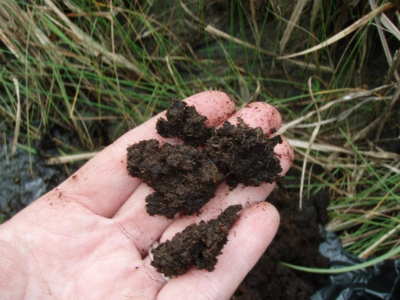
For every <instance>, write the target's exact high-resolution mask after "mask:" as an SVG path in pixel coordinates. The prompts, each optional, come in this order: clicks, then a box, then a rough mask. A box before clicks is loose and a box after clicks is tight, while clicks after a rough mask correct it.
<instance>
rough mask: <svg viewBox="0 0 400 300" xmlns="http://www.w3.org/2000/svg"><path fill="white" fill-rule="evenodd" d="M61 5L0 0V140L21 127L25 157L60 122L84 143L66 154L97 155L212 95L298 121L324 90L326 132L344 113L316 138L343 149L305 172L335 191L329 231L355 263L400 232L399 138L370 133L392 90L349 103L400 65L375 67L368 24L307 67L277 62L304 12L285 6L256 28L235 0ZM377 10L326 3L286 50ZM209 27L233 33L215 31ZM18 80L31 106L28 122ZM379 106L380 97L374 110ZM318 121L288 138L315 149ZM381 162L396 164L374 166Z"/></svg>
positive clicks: (383, 249) (309, 183) (269, 10)
mask: <svg viewBox="0 0 400 300" xmlns="http://www.w3.org/2000/svg"><path fill="white" fill-rule="evenodd" d="M50 2H51V3H54V5H55V7H57V8H58V10H59V11H57V10H55V9H54V8H52V7H51V6H49V1H44V0H43V1H39V0H37V1H33V0H18V1H17V0H7V1H5V0H3V1H1V0H0V3H1V10H0V39H1V41H2V44H1V45H0V61H1V62H2V65H3V67H2V68H1V69H0V116H1V117H0V118H1V119H0V130H1V131H2V132H3V133H4V135H5V136H6V137H8V138H9V139H12V138H13V137H14V128H15V126H19V127H20V131H19V135H18V144H17V145H18V147H20V148H22V149H24V150H27V151H28V152H29V153H30V154H31V155H35V154H36V152H37V150H36V149H34V147H33V146H32V145H34V144H35V142H37V141H40V140H41V139H42V137H43V136H44V135H45V134H46V133H47V132H48V131H49V130H50V129H51V128H52V127H54V126H56V125H57V126H61V127H64V128H67V129H70V128H72V129H73V130H74V131H75V133H76V136H77V139H78V140H79V143H80V149H76V148H74V147H73V146H71V145H60V149H59V153H60V155H70V154H74V153H78V152H82V151H87V152H90V151H93V150H97V149H99V148H100V146H102V145H99V144H98V143H96V141H95V140H94V135H95V134H94V133H95V132H96V130H97V129H98V128H99V127H101V126H105V127H108V128H111V129H108V130H109V132H108V134H109V137H110V140H111V141H113V140H115V139H117V138H118V137H119V136H121V135H122V134H123V133H124V132H126V131H128V130H130V129H131V128H133V127H135V126H137V125H138V124H140V123H142V122H144V121H146V120H147V119H149V118H150V117H152V116H153V115H155V114H156V113H158V112H160V111H162V110H164V109H165V108H166V107H167V105H168V101H169V99H170V98H171V97H173V96H178V97H180V98H184V97H187V96H189V95H191V94H193V93H197V92H200V91H204V90H210V89H216V90H223V91H226V92H228V93H229V94H230V95H232V96H233V97H234V99H235V100H236V103H237V106H238V107H241V106H244V105H246V104H247V103H249V102H252V101H263V102H267V103H270V104H272V105H274V106H276V107H277V108H278V110H279V111H280V112H281V114H282V116H283V119H284V122H285V123H288V122H291V121H292V120H296V119H298V118H300V117H302V116H306V115H307V114H309V113H310V112H313V111H314V110H315V106H314V104H313V102H312V101H311V95H310V93H312V94H313V96H314V98H315V100H316V103H317V105H318V107H319V108H322V107H323V106H325V105H327V104H329V103H333V105H332V106H330V107H328V108H327V109H324V110H323V111H321V118H322V122H324V121H326V120H329V119H335V118H339V117H341V116H342V117H341V118H340V119H335V121H332V122H329V123H326V124H324V123H323V124H322V125H321V129H320V131H319V134H318V136H317V138H316V141H315V142H316V143H319V144H321V143H322V144H327V145H328V146H339V147H342V148H343V149H344V150H345V151H338V150H337V149H336V148H335V149H334V150H328V151H316V150H311V151H310V156H309V158H308V164H307V166H306V168H307V169H306V171H310V170H311V169H312V170H314V171H313V172H311V173H312V175H309V173H308V172H306V177H305V178H304V182H305V189H304V196H305V197H307V196H308V195H312V194H315V193H317V192H318V191H319V190H321V189H327V190H328V191H329V193H330V196H331V199H332V201H331V205H330V208H329V211H330V215H331V217H332V218H333V219H332V221H331V223H330V224H329V225H328V228H329V229H330V230H333V231H336V232H337V233H339V234H340V235H341V237H342V240H343V243H344V245H345V247H346V249H347V250H349V251H350V252H352V253H353V254H355V255H359V254H361V253H363V252H364V251H365V250H367V249H370V247H372V246H373V245H375V244H376V243H377V242H378V241H379V240H380V239H381V238H382V237H383V236H385V234H388V233H390V232H391V230H393V229H395V228H396V226H398V222H399V196H398V195H399V185H398V182H399V181H400V178H399V177H400V175H399V171H398V170H399V164H398V163H397V161H398V158H399V157H398V156H395V155H394V154H393V155H392V154H390V153H389V152H390V151H389V150H388V148H387V143H385V139H386V138H387V137H385V136H381V137H380V138H378V140H377V141H375V139H374V137H375V129H376V126H375V127H371V128H369V130H366V129H368V125H369V124H372V123H373V122H374V121H376V120H378V121H379V120H381V119H382V116H383V114H384V113H385V111H386V107H387V106H388V105H389V104H390V101H392V100H391V95H393V93H394V88H393V84H392V85H391V86H390V87H388V88H386V89H381V90H377V91H375V92H371V93H370V94H369V95H367V94H365V95H362V96H357V97H356V96H354V97H353V96H351V93H354V92H357V91H358V92H359V91H360V90H364V91H368V90H369V89H372V88H377V87H379V86H380V85H382V84H383V83H384V81H385V79H386V77H385V76H386V74H387V71H388V69H389V67H388V66H382V64H379V65H377V64H374V61H373V60H371V57H370V56H371V55H372V54H371V53H370V52H369V45H371V44H378V43H380V41H379V38H377V34H376V29H375V26H373V25H371V24H370V25H367V26H364V27H361V28H359V29H358V30H356V31H355V32H354V33H352V34H351V35H349V36H347V37H345V38H344V39H343V40H342V41H340V42H339V43H335V44H333V45H331V46H329V47H325V48H323V49H321V50H319V51H317V52H315V53H311V54H308V55H306V56H300V57H297V58H296V59H295V60H296V61H297V64H294V63H292V62H289V61H284V60H283V61H282V60H279V59H277V57H278V56H279V55H280V53H279V42H280V40H281V38H282V35H283V33H284V31H285V29H286V25H287V22H288V20H289V19H290V15H291V13H292V11H291V7H292V6H291V5H288V4H290V3H291V2H290V1H288V2H287V3H283V2H282V1H281V5H280V7H279V9H277V8H276V7H274V6H273V5H272V4H271V3H273V2H274V3H278V2H277V1H269V2H268V3H269V4H268V5H266V6H262V7H261V8H259V9H257V11H256V15H255V18H256V19H254V18H253V14H252V12H251V10H250V8H249V4H248V3H249V2H247V1H237V0H232V1H225V2H224V1H221V2H220V4H216V3H214V2H212V1H205V0H204V1H200V2H198V3H197V2H193V3H192V4H190V5H189V4H186V6H187V9H189V10H190V12H191V13H188V12H187V11H186V10H185V8H184V7H182V5H180V1H176V3H174V2H173V1H162V0H158V1H143V2H144V3H145V4H144V5H143V6H140V5H139V4H137V1H125V2H126V3H130V4H126V5H125V4H123V2H122V1H113V7H112V10H111V8H110V7H109V6H107V5H108V4H109V3H110V2H109V1H105V2H104V1H97V2H96V1H78V0H58V1H56V0H53V1H50ZM151 2H154V4H153V6H151V5H150V4H149V3H151ZM105 3H107V5H106V4H105ZM185 3H186V2H185ZM221 3H222V4H221ZM218 5H220V7H221V8H220V9H219V10H218V9H217V6H218ZM365 5H366V4H365V3H359V4H358V5H357V6H356V7H353V6H351V5H350V4H349V2H348V1H331V2H330V5H328V6H324V7H323V6H320V7H316V8H315V15H313V17H312V18H311V17H309V16H310V14H311V12H312V11H313V9H314V7H313V4H312V3H311V2H310V4H309V5H308V6H306V10H305V11H304V12H303V14H304V17H302V18H301V19H300V24H299V27H298V28H295V30H294V31H293V33H292V37H291V40H290V41H289V43H288V45H287V46H286V50H285V53H284V54H289V53H295V52H299V51H302V50H304V49H307V48H310V47H312V46H314V45H316V44H319V43H320V42H322V41H325V40H327V39H328V38H329V37H331V36H333V35H334V34H336V33H337V32H339V31H341V30H343V29H345V28H346V27H348V26H350V25H351V24H352V23H354V22H355V21H356V20H358V19H359V18H361V17H362V16H363V15H365V14H366V13H368V12H369V11H370V9H369V8H368V7H366V6H365ZM346 11H347V13H346ZM339 17H340V18H339ZM343 20H347V21H346V22H344V21H343ZM255 21H256V22H255ZM372 21H373V20H371V22H372ZM394 22H395V20H394ZM255 24H257V25H255ZM206 25H211V26H213V27H214V28H216V29H218V30H220V32H223V33H226V34H228V35H230V37H229V38H226V36H224V35H222V34H220V33H215V32H214V33H213V32H210V31H209V29H207V28H206ZM234 38H236V39H239V40H240V41H239V42H238V41H237V40H235V39H234ZM365 51H366V52H365ZM267 53H269V54H267ZM382 55H383V54H382ZM298 64H303V65H302V66H301V65H298ZM309 64H314V65H315V68H314V67H311V66H309ZM371 64H372V65H373V68H371V67H370V66H371ZM323 67H329V68H330V69H331V70H333V72H326V71H323ZM378 67H379V68H378ZM374 68H375V69H374ZM376 68H378V69H376ZM310 76H313V80H312V83H313V86H312V90H311V91H310V90H309V89H308V85H307V82H308V79H309V77H310ZM15 79H17V81H18V90H19V94H20V100H21V105H20V108H21V120H20V122H19V123H18V124H17V106H18V101H17V97H16V95H17V93H16V89H17V88H16V85H15V82H14V81H15ZM391 82H392V81H390V80H389V83H391ZM345 95H350V96H349V99H348V100H346V101H336V102H335V100H336V99H339V98H341V97H343V96H345ZM373 96H375V97H376V96H378V97H380V100H373V102H365V103H364V102H362V101H364V100H366V99H368V97H373ZM356 105H359V106H356ZM354 107H356V108H354ZM353 109H354V110H353ZM351 110H352V111H351ZM345 112H350V113H349V114H347V115H343V114H344V113H345ZM396 116H397V117H398V113H397V115H396V114H395V115H393V116H392V117H391V118H388V119H387V120H386V122H387V124H386V127H385V128H386V130H387V128H389V127H388V126H389V125H390V126H397V127H395V128H397V130H399V128H400V125H399V123H398V122H397V123H396V121H395V120H396ZM315 122H317V114H313V115H312V116H311V117H310V118H308V119H306V120H302V121H301V122H299V124H296V125H294V126H292V127H290V128H287V130H286V132H285V133H284V135H285V136H286V137H287V138H289V139H292V140H296V141H304V142H308V141H309V140H310V136H311V133H312V132H313V130H314V127H315V126H309V127H304V125H307V124H312V123H315ZM105 124H107V125H105ZM109 124H112V125H113V126H108V125H109ZM363 130H364V131H365V132H364V133H363V134H362V135H360V136H358V134H359V133H360V132H361V133H362V132H363ZM381 149H383V150H381ZM295 152H296V159H295V164H296V166H297V169H299V168H300V169H301V167H302V161H303V159H304V154H305V152H306V149H305V148H304V147H295ZM366 152H371V153H372V154H371V153H366ZM382 153H384V154H385V155H386V154H387V157H376V155H377V154H382ZM374 155H375V156H374ZM390 155H391V156H390ZM317 166H318V173H317V172H316V171H315V169H317ZM33 167H34V166H33ZM308 176H311V180H309V177H308ZM287 179H288V182H289V184H288V185H287V187H288V188H290V189H293V190H296V191H299V190H300V185H299V184H297V183H296V184H294V183H293V182H298V181H295V179H296V178H294V177H288V178H287ZM292 180H293V181H292ZM399 243H400V240H399V236H398V233H397V232H394V233H392V234H391V235H390V236H389V237H388V238H387V239H386V240H384V241H382V242H381V243H380V244H378V246H376V247H375V246H374V247H375V248H373V249H372V248H371V249H372V250H371V251H370V254H371V255H374V254H377V255H384V254H385V253H390V251H392V250H393V249H397V248H396V247H398V244H399Z"/></svg>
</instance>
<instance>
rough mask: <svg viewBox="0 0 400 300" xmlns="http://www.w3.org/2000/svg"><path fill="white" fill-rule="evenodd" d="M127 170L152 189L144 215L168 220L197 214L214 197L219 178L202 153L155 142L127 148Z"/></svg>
mask: <svg viewBox="0 0 400 300" xmlns="http://www.w3.org/2000/svg"><path fill="white" fill-rule="evenodd" d="M128 171H129V174H130V175H131V176H134V177H139V178H140V179H142V181H143V182H145V183H146V184H147V185H149V186H151V187H152V188H153V189H154V190H155V193H153V194H151V195H149V196H147V198H146V203H147V204H146V208H147V212H148V213H149V214H150V215H156V214H158V215H165V216H166V217H167V218H170V219H172V218H173V217H174V215H175V214H176V213H177V212H179V211H181V210H182V209H183V210H184V212H185V213H186V214H187V215H193V214H194V213H198V212H199V210H200V208H201V207H202V206H203V205H204V204H205V203H206V202H207V201H209V199H211V198H212V197H213V196H214V193H215V190H216V188H217V185H218V182H219V177H220V176H219V172H218V168H217V167H216V165H215V164H214V163H213V162H212V161H211V160H210V159H208V157H207V156H206V154H205V153H204V152H203V151H201V150H199V149H196V148H194V147H190V146H185V145H178V146H173V145H170V144H164V145H162V146H160V143H159V141H157V140H155V139H152V140H146V141H141V142H140V143H137V144H134V145H132V146H130V147H129V148H128Z"/></svg>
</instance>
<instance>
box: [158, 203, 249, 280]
mask: <svg viewBox="0 0 400 300" xmlns="http://www.w3.org/2000/svg"><path fill="white" fill-rule="evenodd" d="M242 208H243V207H242V206H241V205H232V206H229V207H228V208H227V209H226V210H225V211H224V212H223V213H222V214H221V215H219V216H218V218H217V219H213V220H210V221H208V222H205V221H201V222H200V223H199V224H192V225H190V226H188V227H186V228H185V229H184V230H183V231H182V232H179V233H177V234H176V235H175V236H174V237H173V238H172V239H171V240H167V241H166V242H165V243H162V244H160V245H159V246H158V247H157V248H155V249H154V250H152V254H153V261H152V262H151V265H152V266H154V267H155V268H156V269H157V271H158V272H160V273H162V274H163V275H164V276H168V277H171V276H178V275H182V274H185V273H186V272H187V271H188V269H189V268H190V266H192V265H193V266H194V267H195V268H196V269H198V270H202V269H205V270H207V271H209V272H211V271H213V270H214V267H215V265H216V264H217V262H218V259H217V256H218V255H220V254H221V250H222V248H223V247H224V245H225V244H226V243H227V241H228V233H229V229H230V228H231V227H232V225H233V224H234V222H235V221H236V220H237V219H238V218H239V215H238V214H237V213H238V211H240V210H241V209H242Z"/></svg>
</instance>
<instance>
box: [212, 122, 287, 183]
mask: <svg viewBox="0 0 400 300" xmlns="http://www.w3.org/2000/svg"><path fill="white" fill-rule="evenodd" d="M238 120H239V123H238V124H237V125H236V126H234V125H232V124H230V123H228V122H225V124H224V125H223V127H221V128H219V129H217V130H216V131H215V133H214V134H213V135H212V137H211V138H210V139H208V140H207V143H206V152H207V154H208V156H209V157H210V159H211V160H212V161H213V162H214V163H215V164H216V165H217V166H218V167H219V168H220V169H222V170H224V171H225V172H227V182H228V184H229V185H230V186H233V187H235V186H236V185H237V184H238V183H243V184H244V185H251V186H259V185H261V184H262V183H263V182H268V183H272V182H273V181H277V182H278V183H280V180H281V176H280V175H279V173H280V172H282V168H281V165H280V162H279V159H278V158H277V157H276V155H275V153H274V147H275V146H276V145H277V144H279V143H282V138H281V137H280V136H275V137H273V138H268V137H267V136H266V135H265V134H264V133H263V131H262V129H261V128H260V127H258V128H251V127H249V126H248V125H246V124H245V123H244V122H243V120H242V119H240V118H238Z"/></svg>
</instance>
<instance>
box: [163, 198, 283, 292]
mask: <svg viewBox="0 0 400 300" xmlns="http://www.w3.org/2000/svg"><path fill="white" fill-rule="evenodd" d="M278 226H279V214H278V212H277V211H276V209H275V208H274V207H273V206H272V205H271V204H269V203H266V202H262V203H257V204H253V205H252V206H250V207H248V208H246V209H245V210H244V211H243V212H242V213H241V215H240V219H239V220H238V221H237V223H236V224H235V225H234V226H233V227H232V228H231V230H230V232H229V235H228V243H227V244H226V245H225V247H224V248H223V249H222V254H221V255H220V256H218V263H217V265H216V266H215V270H214V271H212V272H208V271H206V270H196V269H195V268H193V267H192V268H191V269H189V271H188V273H186V274H185V275H182V276H179V277H177V278H173V279H171V280H170V281H169V282H168V283H167V284H166V285H165V286H164V287H163V288H162V289H161V291H160V293H159V294H158V297H157V299H159V300H163V299H177V300H179V299H185V300H190V299H205V300H207V299H210V300H211V299H221V300H222V299H229V298H230V297H231V296H232V294H233V293H234V292H235V290H236V288H237V287H238V286H239V284H240V283H241V282H242V281H243V279H244V277H245V276H246V275H247V273H248V272H249V271H250V270H251V269H252V268H253V266H254V265H255V264H256V262H257V261H258V259H259V258H260V257H261V255H262V254H263V253H264V251H265V249H266V248H267V246H268V245H269V244H270V242H271V241H272V239H273V237H274V236H275V233H276V231H277V229H278Z"/></svg>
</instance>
